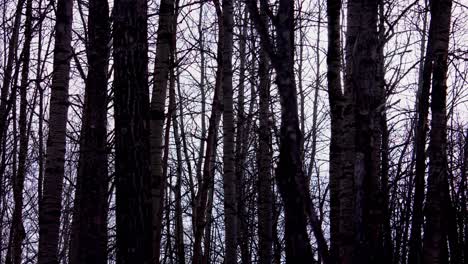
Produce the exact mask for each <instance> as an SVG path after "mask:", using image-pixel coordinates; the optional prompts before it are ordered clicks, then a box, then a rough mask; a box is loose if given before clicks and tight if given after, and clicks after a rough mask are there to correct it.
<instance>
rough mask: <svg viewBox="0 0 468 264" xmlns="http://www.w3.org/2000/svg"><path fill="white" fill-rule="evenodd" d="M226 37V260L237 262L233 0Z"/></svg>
mask: <svg viewBox="0 0 468 264" xmlns="http://www.w3.org/2000/svg"><path fill="white" fill-rule="evenodd" d="M222 9H223V15H222V18H219V19H222V23H223V27H222V30H223V31H224V34H223V38H220V42H222V45H223V48H222V52H223V60H222V63H223V67H222V69H223V76H222V91H223V189H224V223H225V228H224V231H225V244H226V246H225V257H224V258H225V259H224V262H225V263H226V264H234V263H237V254H236V253H237V213H238V212H237V202H236V199H237V195H236V189H237V187H236V178H235V176H236V175H235V161H234V158H235V157H234V133H235V131H234V109H233V99H232V96H233V89H232V50H233V45H232V42H233V24H234V21H233V9H234V6H233V1H232V0H223V1H222Z"/></svg>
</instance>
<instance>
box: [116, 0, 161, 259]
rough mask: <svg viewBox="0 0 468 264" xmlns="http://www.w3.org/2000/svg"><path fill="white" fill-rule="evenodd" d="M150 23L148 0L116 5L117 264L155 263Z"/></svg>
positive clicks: (118, 0) (122, 0) (122, 1)
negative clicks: (149, 71) (153, 252)
mask: <svg viewBox="0 0 468 264" xmlns="http://www.w3.org/2000/svg"><path fill="white" fill-rule="evenodd" d="M147 20H148V15H147V1H145V0H116V1H115V3H114V27H113V39H114V90H115V96H114V100H115V101H114V108H115V177H116V222H117V238H116V239H117V263H119V264H130V263H135V264H150V263H153V261H154V260H153V255H152V228H151V224H152V206H151V175H150V159H149V156H150V149H149V133H150V131H149V118H150V116H149V94H148V93H149V92H148V79H147V77H148V44H147ZM157 257H159V256H155V258H157Z"/></svg>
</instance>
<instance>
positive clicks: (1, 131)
mask: <svg viewBox="0 0 468 264" xmlns="http://www.w3.org/2000/svg"><path fill="white" fill-rule="evenodd" d="M23 5H24V0H18V3H17V5H16V12H15V16H14V22H13V30H12V33H11V39H10V42H9V43H8V55H7V56H6V57H7V60H6V65H5V66H4V67H5V68H4V69H5V70H4V72H3V76H2V79H3V80H2V87H1V90H0V142H3V140H4V138H3V136H4V135H5V133H6V130H7V128H8V126H7V124H8V120H7V119H8V113H9V111H10V109H11V104H12V102H10V101H9V100H8V94H9V92H10V85H11V78H12V73H13V64H14V62H15V55H16V49H17V47H18V38H19V33H20V25H21V14H22V10H23ZM3 8H6V7H3ZM2 147H3V146H2V145H1V144H0V153H2V151H5V149H2ZM2 174H3V172H2Z"/></svg>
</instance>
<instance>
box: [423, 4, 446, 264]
mask: <svg viewBox="0 0 468 264" xmlns="http://www.w3.org/2000/svg"><path fill="white" fill-rule="evenodd" d="M430 8H431V9H430V10H431V23H430V27H429V46H431V44H432V45H433V46H432V47H430V48H432V50H433V57H432V64H433V65H432V67H433V68H432V101H431V112H432V120H431V131H430V134H429V137H430V140H429V176H428V179H427V199H426V206H425V209H424V210H425V211H424V215H425V218H426V223H425V226H424V238H423V263H425V264H431V263H434V264H439V263H442V264H446V263H449V256H448V245H447V235H448V225H449V222H448V215H449V211H448V208H447V206H446V205H447V203H449V202H450V194H449V186H448V175H447V169H448V167H447V149H446V148H447V109H446V98H447V69H448V64H447V57H448V46H449V34H450V17H451V8H452V1H451V0H432V1H430ZM431 41H433V43H431ZM430 48H428V49H430Z"/></svg>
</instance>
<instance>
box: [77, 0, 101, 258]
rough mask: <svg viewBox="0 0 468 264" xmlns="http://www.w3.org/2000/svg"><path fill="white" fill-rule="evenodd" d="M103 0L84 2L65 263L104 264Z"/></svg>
mask: <svg viewBox="0 0 468 264" xmlns="http://www.w3.org/2000/svg"><path fill="white" fill-rule="evenodd" d="M109 40H110V22H109V5H108V3H107V0H91V1H89V15H88V41H89V43H88V45H87V56H88V65H89V66H88V76H87V79H86V87H85V105H84V110H83V123H82V128H81V138H80V158H79V164H78V175H77V188H76V192H75V204H74V213H73V223H72V237H71V246H70V256H69V258H70V263H71V264H79V263H83V264H85V263H100V264H105V263H107V211H108V204H107V198H108V195H107V192H108V171H107V170H108V169H107V168H108V167H107V166H108V163H107V146H106V145H107V80H108V76H107V70H108V64H109V55H110V54H109V52H110V50H109V46H108V44H109Z"/></svg>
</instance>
